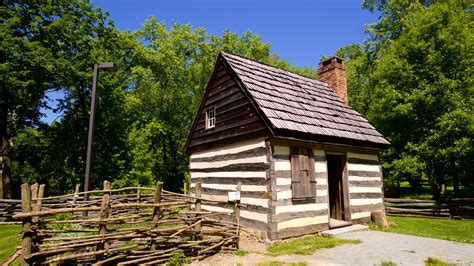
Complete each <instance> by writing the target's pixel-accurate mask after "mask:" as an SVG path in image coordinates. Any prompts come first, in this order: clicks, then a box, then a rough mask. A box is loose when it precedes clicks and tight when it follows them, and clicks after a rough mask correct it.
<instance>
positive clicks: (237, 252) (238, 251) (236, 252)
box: [235, 249, 248, 256]
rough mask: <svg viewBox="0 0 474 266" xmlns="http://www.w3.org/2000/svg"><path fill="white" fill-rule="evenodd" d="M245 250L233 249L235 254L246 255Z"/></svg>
mask: <svg viewBox="0 0 474 266" xmlns="http://www.w3.org/2000/svg"><path fill="white" fill-rule="evenodd" d="M247 253H248V252H247V251H246V250H243V249H237V251H235V255H237V256H245V255H247Z"/></svg>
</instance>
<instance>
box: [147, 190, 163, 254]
mask: <svg viewBox="0 0 474 266" xmlns="http://www.w3.org/2000/svg"><path fill="white" fill-rule="evenodd" d="M162 189H163V183H162V182H160V181H158V182H157V183H156V190H155V197H154V203H155V204H159V203H161V191H162ZM160 215H161V210H160V207H154V208H153V222H152V224H151V229H152V230H153V229H155V228H156V227H158V221H159V220H160ZM155 237H156V234H152V239H151V244H150V250H156V241H155V239H154V238H155Z"/></svg>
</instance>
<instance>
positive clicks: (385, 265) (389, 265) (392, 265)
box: [380, 261, 397, 266]
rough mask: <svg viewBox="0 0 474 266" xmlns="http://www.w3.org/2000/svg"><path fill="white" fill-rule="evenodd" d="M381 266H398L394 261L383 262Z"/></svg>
mask: <svg viewBox="0 0 474 266" xmlns="http://www.w3.org/2000/svg"><path fill="white" fill-rule="evenodd" d="M380 265H381V266H397V264H396V263H395V262H393V261H382V264H380Z"/></svg>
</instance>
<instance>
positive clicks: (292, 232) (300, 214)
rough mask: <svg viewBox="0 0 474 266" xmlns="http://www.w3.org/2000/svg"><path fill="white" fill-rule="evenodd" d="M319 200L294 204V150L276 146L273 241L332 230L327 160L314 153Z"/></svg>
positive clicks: (273, 171) (273, 187) (271, 222)
mask: <svg viewBox="0 0 474 266" xmlns="http://www.w3.org/2000/svg"><path fill="white" fill-rule="evenodd" d="M313 153H314V159H315V162H314V164H315V165H314V169H315V176H316V198H312V199H306V200H293V199H292V190H291V158H290V146H283V145H281V146H279V145H275V146H273V155H272V165H271V170H270V176H271V180H272V192H273V193H272V204H271V205H272V206H271V211H272V213H271V221H270V227H271V233H270V237H271V238H272V239H281V238H287V237H291V236H298V235H304V234H308V233H313V232H318V231H321V230H324V229H327V228H328V221H329V220H328V219H329V218H328V190H327V168H326V157H325V154H324V151H323V150H317V149H314V150H313Z"/></svg>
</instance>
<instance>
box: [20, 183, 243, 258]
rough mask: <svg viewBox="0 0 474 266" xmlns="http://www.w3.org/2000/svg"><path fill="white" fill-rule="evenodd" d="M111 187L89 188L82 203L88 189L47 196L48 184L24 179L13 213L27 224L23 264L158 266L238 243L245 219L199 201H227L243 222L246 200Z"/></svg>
mask: <svg viewBox="0 0 474 266" xmlns="http://www.w3.org/2000/svg"><path fill="white" fill-rule="evenodd" d="M110 187H111V184H110V183H109V182H107V181H105V182H104V188H103V190H100V191H90V192H88V193H90V194H91V196H90V197H89V200H88V201H83V200H82V199H83V196H84V194H85V193H84V192H79V191H78V189H76V190H75V193H74V194H70V195H67V197H62V196H58V197H54V198H44V197H43V191H44V185H41V186H38V184H34V185H29V184H23V185H22V186H21V195H22V198H21V212H18V213H16V214H14V215H12V218H13V219H21V223H22V227H23V229H22V233H23V237H22V245H21V263H22V265H30V264H33V263H35V264H36V263H39V264H61V263H71V264H77V263H85V264H95V265H102V264H118V265H131V264H145V265H153V264H159V263H165V262H167V261H168V260H169V259H170V258H172V257H174V256H176V257H180V256H185V257H186V259H188V260H199V259H202V258H204V257H206V256H209V255H212V254H215V253H217V252H219V251H222V250H236V249H237V247H238V239H239V225H238V222H225V221H221V220H219V219H218V218H215V217H214V216H216V215H223V214H224V213H220V212H210V211H203V210H201V209H200V204H206V205H219V206H222V205H227V204H228V208H229V209H233V210H234V212H233V213H232V214H231V215H233V216H234V219H235V220H236V221H238V220H239V218H238V217H236V215H238V214H239V208H240V207H239V206H240V205H239V204H235V205H234V203H232V204H230V203H227V202H222V201H216V200H208V199H205V198H201V197H199V196H197V197H193V196H189V195H184V194H178V193H173V192H169V191H165V190H163V189H162V184H161V183H158V184H157V186H156V188H146V187H133V188H127V189H120V190H112V189H110ZM197 187H198V186H197ZM128 192H130V194H127V193H128ZM144 192H153V193H144ZM116 193H121V194H116ZM196 195H199V191H198V190H197V191H196ZM15 203H16V202H15ZM84 212H87V215H84V214H85V213H84ZM227 215H228V214H227ZM217 217H219V216H217Z"/></svg>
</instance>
